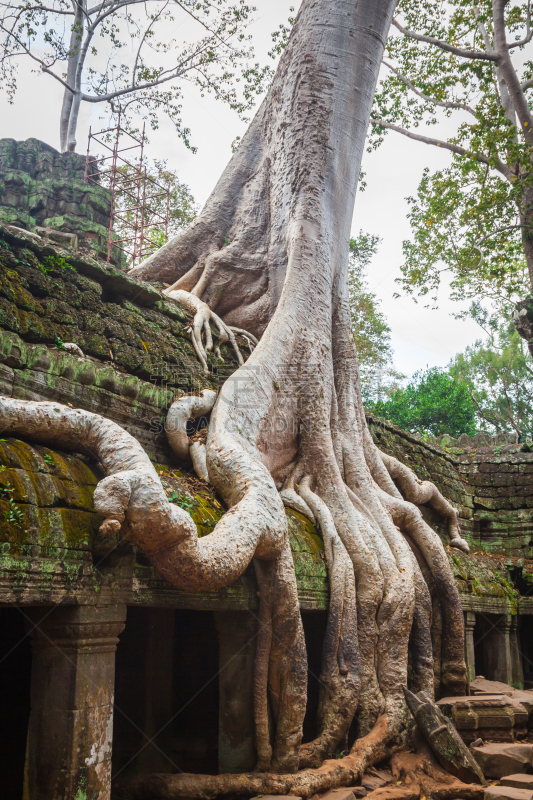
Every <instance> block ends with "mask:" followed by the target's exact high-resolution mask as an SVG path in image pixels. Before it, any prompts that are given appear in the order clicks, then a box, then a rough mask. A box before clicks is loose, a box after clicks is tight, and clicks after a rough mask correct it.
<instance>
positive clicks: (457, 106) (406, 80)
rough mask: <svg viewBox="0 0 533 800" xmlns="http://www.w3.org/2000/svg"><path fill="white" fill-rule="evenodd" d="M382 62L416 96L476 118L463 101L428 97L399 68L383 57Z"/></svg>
mask: <svg viewBox="0 0 533 800" xmlns="http://www.w3.org/2000/svg"><path fill="white" fill-rule="evenodd" d="M382 63H383V64H385V66H386V67H388V69H390V71H391V72H394V74H395V75H396V77H397V78H399V79H400V80H401V81H402V83H404V84H405V85H406V86H407V88H408V89H410V90H411V91H412V92H413V93H414V94H416V95H418V97H420V98H421V99H422V100H425V101H426V102H428V103H432V104H433V105H435V106H440V108H455V109H458V110H461V111H468V112H469V113H470V114H473V116H474V117H476V119H477V116H476V112H475V111H474V109H473V108H471V107H470V106H467V105H466V104H465V103H456V102H454V101H443V100H435V98H434V97H430V96H429V95H427V94H424V92H421V91H420V89H417V88H416V86H415V85H414V84H413V83H411V81H410V80H409V78H408V77H407V76H406V75H403V73H401V72H400V71H399V70H397V69H396V68H395V67H393V66H392V64H389V63H388V62H387V61H385V59H383V62H382Z"/></svg>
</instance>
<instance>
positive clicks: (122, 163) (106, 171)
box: [85, 113, 170, 267]
mask: <svg viewBox="0 0 533 800" xmlns="http://www.w3.org/2000/svg"><path fill="white" fill-rule="evenodd" d="M104 137H105V138H106V139H107V140H108V141H109V140H111V141H113V146H112V147H111V146H110V145H109V144H108V143H107V142H106V141H105V140H104ZM93 143H96V144H97V145H99V146H100V147H103V148H105V149H106V150H108V151H109V155H105V156H95V155H91V146H92V145H93ZM145 143H146V139H145V126H144V125H143V130H142V134H141V137H140V138H137V137H136V136H134V135H133V134H132V133H129V132H128V131H127V130H125V129H124V128H123V127H122V126H121V124H120V113H119V117H118V123H117V125H116V127H114V128H107V129H106V130H102V131H98V132H97V133H93V132H92V129H89V140H88V142H87V159H86V161H85V183H88V182H93V183H97V184H98V185H102V179H103V183H104V185H108V187H109V190H110V192H111V215H110V219H109V234H108V240H107V260H108V261H110V260H111V252H112V250H113V249H114V248H118V249H119V250H120V251H122V252H123V253H124V254H125V255H126V257H127V258H128V259H129V263H130V266H132V267H133V266H135V265H136V264H137V263H140V262H141V261H143V260H144V259H145V258H146V257H147V256H148V255H150V253H151V252H153V250H154V247H155V245H154V242H153V239H152V238H151V236H150V233H151V232H152V231H154V230H159V231H164V233H165V242H166V241H167V239H168V219H169V211H170V184H167V186H166V187H165V186H163V185H162V184H161V183H158V181H156V180H154V179H153V178H152V177H151V176H150V175H148V173H147V167H146V158H145V152H144V148H145ZM125 153H128V156H127V157H125V155H124V154H125ZM130 154H131V155H130ZM162 198H166V202H164V201H163V203H161V199H162ZM158 200H159V201H160V202H159V203H156V202H155V201H158ZM161 205H162V206H163V210H161ZM158 206H159V209H158ZM115 229H116V230H115Z"/></svg>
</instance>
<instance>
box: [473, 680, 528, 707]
mask: <svg viewBox="0 0 533 800" xmlns="http://www.w3.org/2000/svg"><path fill="white" fill-rule="evenodd" d="M470 690H471V691H472V693H473V694H478V693H480V694H481V693H488V694H493V695H494V694H500V693H501V694H504V695H507V696H508V697H511V698H512V699H513V700H514V701H515V702H518V703H520V704H521V705H523V706H524V708H525V709H526V710H527V712H528V714H531V712H532V711H533V691H532V690H531V689H516V688H515V687H514V686H509V684H507V683H501V682H500V681H489V680H487V679H486V678H483V677H481V676H480V677H476V678H475V679H474V680H473V681H472V682H471V683H470Z"/></svg>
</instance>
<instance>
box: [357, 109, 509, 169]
mask: <svg viewBox="0 0 533 800" xmlns="http://www.w3.org/2000/svg"><path fill="white" fill-rule="evenodd" d="M370 123H371V124H372V125H378V126H379V127H380V128H387V129H388V130H391V131H396V133H401V134H402V136H407V138H408V139H414V140H415V141H416V142H423V143H424V144H432V145H434V146H435V147H442V148H443V149H444V150H450V151H451V152H452V153H456V155H458V156H467V157H468V158H473V159H474V160H475V161H479V163H480V164H488V165H489V166H490V167H494V169H497V170H498V172H501V173H502V175H503V176H504V177H505V178H506V179H507V180H510V179H511V170H510V169H509V167H508V166H507V164H504V163H503V161H500V160H499V159H498V160H497V161H496V163H493V162H492V161H491V159H490V158H489V157H488V156H486V155H483V153H473V152H472V151H470V150H465V148H464V147H459V145H457V144H451V142H445V141H444V140H442V139H433V138H432V137H431V136H422V134H420V133H413V131H408V130H406V129H405V128H400V127H398V125H393V124H392V123H391V122H386V121H385V120H384V119H371V120H370Z"/></svg>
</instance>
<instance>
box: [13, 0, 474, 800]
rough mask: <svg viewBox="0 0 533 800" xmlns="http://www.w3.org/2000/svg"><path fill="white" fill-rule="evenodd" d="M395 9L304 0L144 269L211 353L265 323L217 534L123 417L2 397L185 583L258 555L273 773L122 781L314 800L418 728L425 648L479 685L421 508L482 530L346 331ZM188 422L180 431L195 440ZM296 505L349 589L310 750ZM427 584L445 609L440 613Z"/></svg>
mask: <svg viewBox="0 0 533 800" xmlns="http://www.w3.org/2000/svg"><path fill="white" fill-rule="evenodd" d="M393 5H394V3H393V0H379V2H376V0H304V2H303V3H302V6H301V8H300V11H299V13H298V16H297V19H296V22H295V24H294V27H293V30H292V33H291V36H290V39H289V42H288V44H287V47H286V48H285V50H284V52H283V55H282V58H281V60H280V64H279V67H278V71H277V74H276V77H275V79H274V81H273V84H272V86H271V88H270V90H269V93H268V96H267V97H266V99H265V100H264V102H263V103H262V105H261V107H260V109H259V111H258V112H257V114H256V116H255V118H254V120H253V122H252V123H251V125H250V127H249V129H248V131H247V133H246V135H245V136H244V137H243V140H242V142H241V143H240V145H239V147H238V149H237V151H236V152H235V154H234V155H233V157H232V159H231V161H230V163H229V164H228V166H227V167H226V169H225V171H224V173H223V175H222V177H221V179H220V180H219V182H218V184H217V186H216V188H215V189H214V191H213V194H212V195H211V197H210V198H209V200H208V201H207V203H206V206H205V207H204V209H203V211H202V212H201V213H200V214H199V215H198V217H197V218H196V220H195V221H194V222H193V223H192V225H191V226H190V227H189V228H187V229H186V230H185V231H183V232H182V233H180V234H179V235H178V236H177V237H175V238H174V239H173V240H172V241H171V242H169V243H167V244H166V245H165V246H164V247H162V248H161V249H160V250H159V251H158V252H157V253H156V254H154V255H153V256H151V257H150V258H149V259H148V260H147V261H146V262H145V263H144V264H143V265H141V266H139V267H137V268H136V269H134V270H133V271H132V273H131V274H132V275H134V276H136V277H137V278H140V279H143V280H154V281H155V280H161V281H165V282H168V283H171V284H172V285H171V287H170V288H169V289H167V290H166V293H167V296H168V297H169V298H171V299H174V300H176V301H177V302H180V303H184V304H190V305H191V306H192V307H196V311H197V313H196V319H195V321H194V325H193V327H194V329H195V331H196V334H197V337H198V338H200V334H201V332H202V331H203V332H204V335H205V347H206V348H208V347H210V346H212V341H210V340H211V338H212V337H211V333H210V332H209V316H210V314H213V313H214V312H213V309H215V308H216V315H217V317H216V318H217V319H218V318H219V315H220V317H222V318H223V319H224V322H225V324H226V325H233V326H239V327H241V328H243V329H244V328H245V329H247V330H249V331H250V330H251V331H252V333H253V334H255V336H256V337H257V338H258V339H259V343H258V345H257V347H256V348H255V350H254V351H253V353H252V354H251V355H250V357H249V359H248V361H247V362H246V363H245V364H243V365H242V366H241V367H240V368H239V369H238V370H237V371H236V372H235V373H234V374H233V376H232V377H231V378H230V379H229V380H227V381H226V383H225V384H224V386H223V388H222V390H221V391H220V393H219V396H218V398H217V399H216V403H215V404H214V407H213V410H212V412H211V417H210V422H209V429H208V434H207V447H206V452H205V455H206V468H207V472H208V476H209V480H210V481H211V482H212V483H213V484H214V486H215V487H216V488H217V489H218V491H219V492H220V494H221V495H222V496H223V498H224V499H225V501H226V502H227V504H228V506H229V508H230V510H229V511H228V512H227V513H226V514H225V515H224V516H223V517H222V518H221V520H220V521H219V523H218V525H217V526H216V528H215V530H214V531H213V532H212V533H211V534H210V535H209V536H205V537H202V538H200V539H199V538H198V535H197V531H196V527H195V525H194V523H193V521H192V519H191V517H190V516H189V515H188V514H187V512H186V511H185V510H183V509H181V508H179V507H178V506H175V505H172V504H170V503H169V502H168V501H167V499H166V496H165V494H164V491H163V489H162V487H161V485H160V483H159V480H158V478H157V475H156V474H155V470H154V469H153V467H152V465H151V464H150V462H149V459H148V458H147V456H146V455H145V454H144V452H143V451H142V448H141V447H140V445H139V444H138V443H137V442H136V441H135V440H134V439H132V437H131V436H129V435H128V434H127V433H126V432H125V431H124V430H123V429H122V428H119V427H118V426H117V425H114V424H113V423H111V422H109V421H107V420H105V419H103V418H101V417H97V416H96V415H92V414H89V413H88V412H84V411H78V410H73V409H69V408H66V407H59V406H58V404H56V403H35V402H24V401H20V400H14V399H11V398H2V399H1V400H0V403H1V406H0V407H1V408H2V416H1V417H0V428H1V430H3V431H9V432H10V433H11V434H17V433H18V434H22V433H24V436H25V437H26V438H28V437H29V438H30V439H37V440H43V439H46V440H47V441H50V440H53V441H55V442H57V443H58V444H61V445H62V446H75V447H77V448H79V446H80V442H82V443H84V444H85V446H87V447H89V448H90V449H92V450H93V451H95V452H96V453H97V454H98V457H99V458H100V461H101V462H102V464H103V465H104V466H105V468H106V470H107V473H108V475H107V477H106V478H105V479H104V480H102V481H101V483H100V484H99V486H98V487H97V489H96V492H95V507H96V509H97V510H98V512H99V513H100V514H102V515H103V517H104V518H105V521H104V523H103V525H102V529H101V530H102V533H104V534H116V533H117V532H121V533H122V534H123V535H125V536H126V537H128V538H129V539H130V540H131V541H132V542H134V543H135V544H137V545H139V546H140V547H142V548H143V550H144V552H145V553H146V555H147V557H148V558H149V559H150V560H151V562H152V564H153V565H154V566H155V568H156V569H157V570H158V571H159V573H160V574H161V575H163V576H164V577H166V578H167V579H168V580H170V581H171V582H172V583H173V584H174V585H175V586H180V587H182V588H184V589H186V590H188V591H202V590H208V589H213V588H215V587H220V586H224V585H228V584H230V583H231V582H233V581H234V580H235V579H236V578H237V577H238V576H239V575H241V574H242V573H243V571H244V570H245V569H246V567H247V566H248V565H249V563H250V562H251V561H252V560H253V563H254V567H255V571H256V575H257V580H258V585H259V592H260V610H259V618H260V627H259V631H258V636H257V639H256V666H255V688H254V715H255V724H256V745H257V753H258V765H257V769H258V771H257V773H255V774H252V775H221V776H198V775H195V776H190V775H189V776H187V775H155V776H142V777H139V778H136V779H135V780H134V783H133V784H129V785H127V786H125V787H123V789H122V791H123V794H124V796H126V797H130V798H133V797H137V798H140V797H145V798H147V797H166V798H171V797H202V798H209V797H213V798H214V797H216V796H218V795H221V794H227V793H229V794H232V793H237V792H241V793H244V794H258V793H259V794H265V793H268V792H270V791H275V792H276V793H284V792H287V791H289V790H290V791H291V793H293V794H298V795H301V796H305V797H307V796H309V795H312V794H314V793H315V792H317V791H320V790H325V789H327V788H329V787H331V786H334V785H340V784H343V783H344V784H345V783H350V782H352V781H353V780H354V778H356V777H357V776H358V775H360V774H361V772H362V771H363V770H364V769H365V768H366V767H367V766H368V765H369V764H371V763H375V761H376V760H379V759H382V758H384V757H385V755H386V750H385V745H386V743H387V742H389V741H391V739H393V738H394V737H395V736H397V735H398V733H399V732H400V730H401V729H402V725H403V724H404V720H405V704H404V698H403V692H402V686H403V685H405V684H406V683H407V672H408V670H407V666H408V648H409V649H410V654H411V658H410V683H411V686H412V687H413V688H414V689H415V690H419V689H425V690H426V691H428V692H429V693H430V694H433V691H434V686H435V683H436V685H437V687H438V690H439V691H444V692H446V693H461V694H462V693H464V692H465V690H466V680H467V679H466V668H465V662H464V645H463V634H464V631H463V614H462V609H461V603H460V599H459V595H458V592H457V588H456V586H455V583H454V580H453V576H452V572H451V569H450V565H449V562H448V559H447V556H446V552H445V549H444V546H443V544H442V542H441V540H440V538H439V537H438V535H437V534H436V533H435V532H434V531H433V530H432V529H431V528H430V527H429V526H428V525H427V524H426V523H425V522H424V520H423V518H422V514H421V512H420V510H419V509H418V508H417V505H416V504H419V503H431V504H432V505H433V506H434V507H435V508H436V509H437V510H438V511H440V512H441V513H442V514H443V515H444V516H445V517H446V518H447V520H448V530H449V536H450V541H451V543H452V544H453V545H454V546H456V547H460V548H467V545H466V542H464V541H463V540H462V539H461V538H460V534H459V530H458V525H457V515H456V511H455V509H454V508H453V507H452V506H451V505H450V504H449V503H448V502H447V501H446V500H445V499H444V498H443V497H442V495H440V493H439V492H438V491H437V490H436V488H435V487H434V486H433V484H431V483H429V482H425V481H419V480H418V479H417V478H416V477H415V476H414V474H413V473H412V472H411V471H410V470H409V469H408V468H406V467H404V466H403V465H402V464H400V462H398V461H397V460H396V459H394V458H391V457H389V456H386V455H385V454H383V453H380V451H379V450H378V449H377V448H376V446H375V445H374V444H373V441H372V439H371V437H370V433H369V431H368V429H367V427H366V422H365V416H364V411H363V406H362V402H361V391H360V381H359V375H358V367H357V355H356V351H355V345H354V339H353V335H352V332H351V325H350V310H349V303H348V252H349V247H348V245H349V236H350V227H351V222H352V214H353V207H354V199H355V191H356V186H357V180H358V176H359V168H360V162H361V154H362V151H363V147H364V142H365V137H366V131H367V127H368V122H369V116H370V109H371V104H372V97H373V93H374V90H375V85H376V80H377V75H378V70H379V65H380V62H381V58H382V54H383V48H384V45H385V40H386V36H387V33H388V29H389V25H390V20H391V16H392V11H393ZM198 338H197V339H196V341H197V344H198ZM211 394H212V393H211ZM214 400H215V398H214V397H213V398H212V400H209V394H208V393H207V392H204V393H203V395H202V397H201V398H198V397H195V396H189V397H185V398H181V399H180V400H178V401H177V411H176V410H175V411H174V412H173V419H172V421H173V423H174V422H176V419H182V421H183V420H185V421H186V418H187V416H190V414H191V413H192V411H191V409H192V406H193V405H194V406H195V407H196V406H198V408H200V407H201V408H202V410H203V409H204V403H207V402H208V401H209V403H211V402H213V401H214ZM183 404H184V405H183ZM180 409H181V411H180ZM178 412H179V413H178ZM177 429H178V433H177V434H176V435H175V434H174V433H173V434H172V437H173V441H174V446H175V447H176V448H178V450H179V449H180V448H182V447H183V448H184V449H185V452H187V437H186V432H185V431H184V429H180V428H179V425H178V426H177ZM173 430H174V431H175V430H176V426H175V425H174V426H173ZM180 431H181V432H180ZM191 450H192V445H191ZM398 487H400V488H398ZM400 489H401V491H400ZM284 504H287V505H292V506H294V507H296V508H298V509H299V510H300V511H302V512H303V513H306V514H307V515H308V516H309V517H310V518H312V519H314V520H316V521H317V523H318V525H319V527H320V530H321V534H322V537H323V539H324V546H325V553H326V559H327V565H328V572H329V580H330V586H331V598H330V607H329V617H328V626H327V632H326V636H325V640H324V649H323V659H322V671H321V697H320V707H319V731H320V732H319V735H318V737H317V739H315V740H314V741H312V742H308V743H306V744H304V745H301V740H302V723H303V718H304V713H305V705H306V678H307V676H306V653H305V643H304V638H303V632H302V623H301V619H300V613H299V608H298V597H297V591H296V579H295V574H294V566H293V562H292V557H291V552H290V548H289V542H288V530H287V519H286V515H285V510H284ZM410 543H411V544H412V545H413V547H414V548H415V550H416V554H417V557H418V558H420V559H421V562H423V563H421V564H419V562H418V560H417V558H415V556H414V553H413V550H412V549H411V547H410ZM423 575H426V578H424V577H423ZM426 580H427V581H429V584H430V585H431V587H432V589H433V590H434V594H435V597H436V598H438V601H437V602H438V604H439V613H438V614H436V616H435V620H436V624H435V625H433V628H432V626H431V598H430V591H429V588H428V583H427V582H426ZM432 634H433V636H432ZM356 710H357V712H358V730H359V738H358V739H357V741H356V743H355V745H354V748H353V749H352V751H351V752H350V754H349V755H347V756H345V757H344V758H342V759H335V760H332V761H326V763H325V764H323V765H322V766H321V767H320V768H319V769H315V768H314V767H316V764H317V762H318V763H320V762H322V761H323V760H324V759H325V758H327V757H328V756H330V755H331V754H332V753H334V752H335V749H336V747H337V746H338V744H339V743H340V742H341V741H343V740H344V739H345V737H346V735H347V733H348V730H349V728H350V725H351V722H352V720H353V718H354V715H355V712H356ZM270 714H271V721H272V725H273V726H274V729H273V730H271V725H270V722H269V716H270ZM309 767H313V768H312V769H309Z"/></svg>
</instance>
